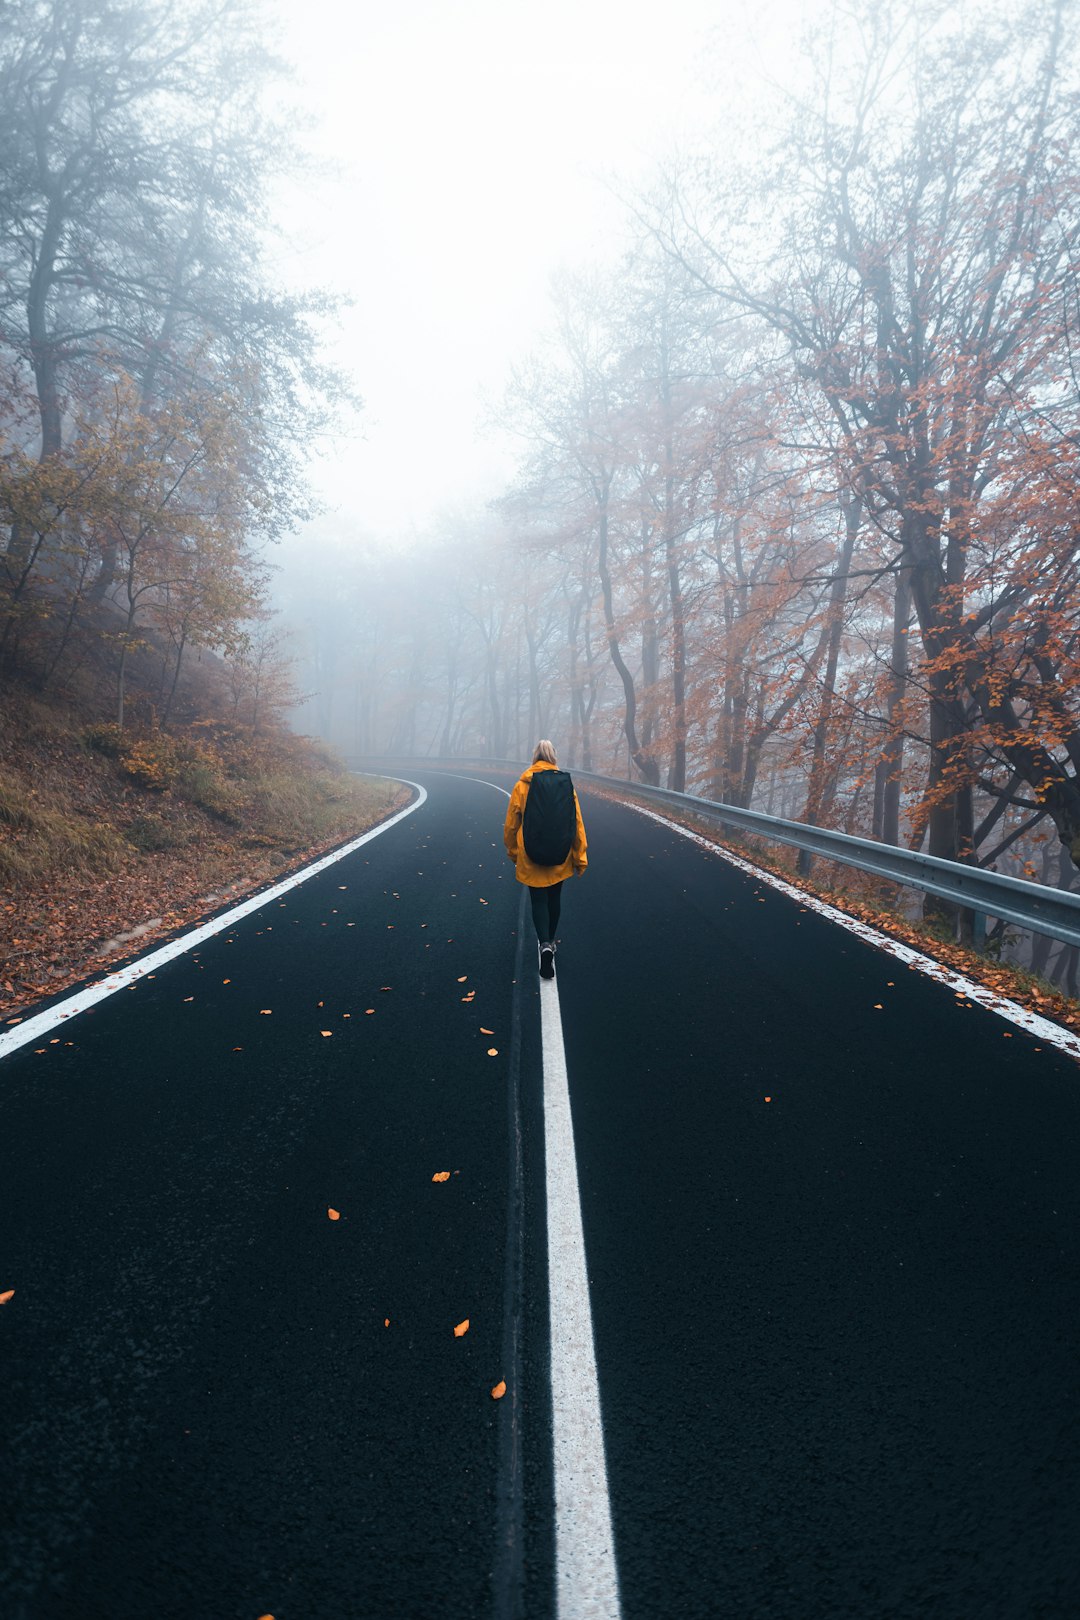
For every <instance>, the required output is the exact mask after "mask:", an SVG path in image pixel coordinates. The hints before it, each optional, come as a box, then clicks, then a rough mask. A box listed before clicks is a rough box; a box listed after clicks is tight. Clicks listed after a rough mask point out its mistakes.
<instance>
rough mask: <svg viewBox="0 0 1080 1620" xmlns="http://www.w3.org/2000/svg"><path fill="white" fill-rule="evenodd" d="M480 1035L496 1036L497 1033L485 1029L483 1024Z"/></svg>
mask: <svg viewBox="0 0 1080 1620" xmlns="http://www.w3.org/2000/svg"><path fill="white" fill-rule="evenodd" d="M480 1033H481V1035H494V1033H495V1031H494V1030H493V1029H485V1028H484V1026H483V1024H481V1025H480Z"/></svg>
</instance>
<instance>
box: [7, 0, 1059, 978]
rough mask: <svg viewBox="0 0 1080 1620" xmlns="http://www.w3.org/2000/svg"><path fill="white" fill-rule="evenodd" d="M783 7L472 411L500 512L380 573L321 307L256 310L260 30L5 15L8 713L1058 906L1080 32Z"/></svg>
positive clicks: (265, 57)
mask: <svg viewBox="0 0 1080 1620" xmlns="http://www.w3.org/2000/svg"><path fill="white" fill-rule="evenodd" d="M812 10H813V12H814V16H815V19H816V20H815V21H814V23H813V25H812V26H811V27H810V29H809V31H808V32H807V34H806V36H805V38H804V39H803V40H802V43H801V55H800V57H799V71H798V73H797V75H796V78H795V81H794V82H795V86H796V88H794V89H792V88H791V87H790V86H788V87H787V88H783V87H781V86H780V85H779V84H772V85H769V84H767V83H765V82H764V81H763V85H762V94H761V98H760V103H759V104H758V106H757V109H756V111H755V114H754V117H753V119H752V120H751V121H750V122H748V123H747V124H746V126H745V127H744V128H743V129H742V131H741V134H740V136H739V138H738V139H731V140H728V141H727V142H723V143H722V142H719V141H713V142H711V143H710V142H709V141H707V140H702V141H700V142H699V143H698V144H697V145H696V146H688V147H687V148H685V149H684V150H681V151H679V152H677V153H675V154H674V155H672V156H670V157H669V158H667V159H665V160H664V161H662V162H658V163H657V164H656V166H655V169H654V171H653V173H652V178H651V180H650V182H649V184H648V185H647V186H645V187H641V186H637V185H631V184H629V183H626V184H625V185H623V184H622V183H621V182H620V181H619V180H618V179H617V178H613V179H611V180H610V182H609V183H610V186H611V187H612V188H614V189H615V191H616V192H617V193H618V195H619V197H620V199H621V202H620V207H621V211H622V216H623V221H624V231H623V241H622V243H621V244H620V245H619V248H618V251H617V252H616V251H613V253H612V254H611V255H610V256H609V257H608V259H607V260H605V261H603V262H597V263H588V264H580V265H576V266H575V265H568V266H566V267H565V268H564V269H563V270H561V271H560V272H559V273H558V275H557V276H556V277H555V279H554V282H553V285H552V289H551V303H550V314H549V319H548V321H547V324H546V326H545V328H544V330H543V331H542V333H540V334H539V336H538V337H537V338H536V340H535V342H533V343H531V345H529V347H528V348H527V349H523V351H522V357H521V359H520V360H519V361H518V362H517V363H516V364H515V365H514V367H513V369H512V372H511V374H510V375H509V376H508V377H507V378H506V386H505V389H504V390H503V391H502V394H501V397H498V398H492V399H490V400H489V401H488V402H487V417H488V428H489V432H490V433H492V434H494V435H497V436H499V437H500V438H501V441H502V442H504V443H507V444H510V445H512V446H513V466H514V471H513V473H512V475H511V476H509V477H508V478H507V481H506V484H505V487H504V488H503V489H501V490H500V491H498V492H497V493H495V494H494V496H493V498H491V499H488V500H485V501H478V502H475V503H472V504H466V503H462V502H458V503H457V504H456V505H454V504H451V505H448V506H447V508H446V509H445V511H444V512H443V514H442V515H441V516H440V517H439V518H437V519H433V520H432V521H431V523H430V524H429V525H428V526H427V528H426V531H425V532H424V533H423V534H420V535H415V536H413V537H412V538H411V540H410V542H409V543H408V544H402V543H400V542H399V541H395V540H394V539H393V538H392V537H387V536H374V537H372V536H370V535H358V534H357V533H356V532H354V531H353V530H350V529H349V527H348V525H347V524H345V523H341V524H338V525H335V521H334V519H333V518H326V517H324V518H323V519H322V520H320V522H317V523H315V524H312V523H311V522H309V519H310V518H311V516H312V514H313V510H314V506H313V502H312V497H311V493H310V478H309V474H310V468H311V464H312V461H313V458H314V456H315V454H316V451H317V447H318V445H319V443H320V442H321V441H324V440H325V439H326V436H327V434H328V433H331V432H333V431H337V430H338V429H340V427H341V424H342V423H343V421H344V419H345V418H346V417H348V415H349V414H350V412H352V410H353V409H354V407H355V405H356V404H357V398H356V394H355V390H354V387H353V383H352V381H351V378H350V375H349V374H348V373H347V371H346V370H345V369H343V368H340V367H338V366H336V365H335V363H334V359H335V357H334V354H333V350H332V341H328V336H327V334H328V333H329V332H331V331H332V324H331V323H332V321H333V318H334V315H335V311H336V309H337V307H338V304H337V301H336V300H335V297H334V296H333V295H331V294H329V293H326V294H320V293H314V294H313V293H311V292H305V293H303V294H298V293H296V292H294V291H290V290H289V289H288V288H287V287H284V286H282V285H280V284H279V281H278V278H277V277H276V275H275V273H274V243H275V240H280V237H281V234H282V231H283V230H287V225H286V226H284V227H283V225H282V223H281V221H280V219H279V218H277V217H276V216H275V214H274V209H273V207H272V198H273V196H274V188H275V186H276V185H277V184H278V182H279V181H280V180H281V178H282V177H283V176H285V175H292V176H294V177H295V176H296V175H297V174H300V175H302V174H303V170H304V163H305V155H304V150H303V146H302V143H301V141H300V139H299V137H298V136H297V134H296V133H295V127H294V121H293V120H292V119H291V117H290V114H289V112H288V106H287V102H286V101H283V100H282V99H281V98H280V96H279V95H278V94H277V87H278V86H279V84H280V82H282V81H283V80H284V78H285V77H286V64H285V63H283V62H282V61H281V60H279V59H278V58H277V57H276V56H275V54H274V50H273V47H272V45H271V44H269V43H267V42H266V41H267V40H268V39H269V38H270V36H269V35H268V34H267V33H266V31H265V29H264V27H263V20H264V12H263V10H262V8H261V7H260V6H259V5H258V4H256V3H254V0H222V3H217V0H192V3H191V4H188V5H185V6H177V5H173V4H169V3H167V0H126V3H124V4H114V3H110V0H6V4H5V5H4V11H3V15H4V23H5V28H4V33H3V39H2V42H0V105H2V107H3V118H2V120H0V265H2V274H0V536H2V540H0V544H2V547H3V549H2V550H0V670H2V672H3V679H4V682H5V685H6V686H7V687H8V689H9V691H15V690H24V689H25V690H26V691H28V692H33V693H34V694H36V695H37V696H43V697H45V698H52V697H55V698H56V699H57V700H58V701H63V702H68V703H74V704H76V705H78V704H80V703H81V704H82V705H83V707H84V708H85V709H86V710H87V714H88V718H92V719H93V720H94V721H95V722H98V721H108V722H110V723H111V724H113V725H115V726H116V727H117V728H118V730H119V731H120V732H121V733H122V732H123V731H124V730H125V728H127V729H128V730H129V731H130V730H131V729H132V728H134V729H135V730H136V731H138V732H140V733H150V734H154V733H167V732H169V731H170V729H172V730H175V729H176V728H177V727H182V726H184V725H190V724H192V723H201V722H203V721H206V720H208V719H218V720H221V719H227V720H230V721H232V722H234V723H236V724H238V725H243V726H245V727H248V728H251V729H253V730H256V731H257V730H258V729H259V727H260V725H262V724H264V723H265V722H266V721H267V720H268V719H269V718H270V717H271V716H278V717H280V716H282V715H283V714H285V713H287V712H288V710H289V708H290V707H292V709H293V711H294V713H293V721H292V723H293V724H294V726H295V727H296V728H297V729H300V730H307V731H316V732H318V733H319V734H320V735H321V736H322V737H324V738H326V739H328V740H330V741H331V742H333V743H334V744H335V745H336V746H337V747H338V748H339V749H340V750H341V751H342V752H343V753H344V754H345V755H346V757H348V758H349V759H350V760H353V761H359V760H362V759H372V758H376V757H380V756H387V755H415V756H419V757H432V756H454V757H459V758H464V757H471V758H476V757H479V758H482V759H500V760H515V761H517V760H521V759H525V758H528V757H531V750H532V747H533V745H534V743H535V740H536V739H537V738H538V737H540V736H550V737H552V738H554V739H556V741H557V743H558V746H559V747H560V750H561V757H562V759H563V761H564V762H565V763H566V764H567V765H569V766H570V767H571V768H574V767H578V768H581V769H592V770H596V771H600V772H603V773H608V774H613V775H616V776H625V777H628V778H631V779H635V780H640V781H643V782H646V783H653V784H663V785H665V786H667V787H670V788H674V789H676V790H680V791H682V790H685V791H686V792H688V793H692V794H699V795H704V796H707V797H709V798H711V799H714V800H719V801H724V802H728V803H731V804H737V805H743V806H750V807H754V808H757V809H761V810H764V811H766V812H770V813H775V814H780V815H784V816H788V817H793V818H797V819H801V820H803V821H806V822H810V823H814V824H820V825H824V826H830V827H836V828H840V829H842V830H846V831H849V832H856V833H860V834H864V835H868V836H870V837H873V838H875V839H880V840H884V841H886V842H889V843H894V844H906V845H908V846H910V847H912V848H916V849H924V850H927V851H928V852H929V853H930V854H932V855H936V856H941V857H945V858H947V859H952V860H961V861H968V862H977V863H979V864H981V865H984V866H994V867H997V868H999V869H1000V870H1002V871H1007V872H1012V873H1016V874H1021V875H1026V876H1029V877H1032V878H1036V879H1038V880H1040V881H1043V882H1047V883H1051V884H1057V885H1060V886H1062V887H1072V886H1075V884H1076V882H1077V871H1078V867H1080V779H1078V772H1080V690H1078V689H1080V646H1078V632H1080V591H1078V589H1077V562H1078V555H1080V552H1078V545H1077V517H1076V514H1077V511H1078V509H1080V506H1078V500H1077V495H1078V482H1080V464H1078V460H1080V383H1078V376H1077V370H1076V359H1075V343H1076V339H1077V322H1078V317H1080V284H1078V260H1077V248H1078V239H1080V237H1078V233H1080V176H1078V174H1077V170H1076V164H1075V151H1076V147H1077V136H1078V133H1080V131H1078V120H1080V74H1078V60H1080V59H1078V50H1077V17H1076V14H1075V10H1074V8H1072V7H1070V6H1068V5H1067V4H1066V3H1065V0H1022V3H1020V4H1017V5H1015V6H1011V7H1007V6H1004V5H1002V4H1000V3H999V0H980V4H978V5H976V6H973V7H964V8H962V7H959V6H956V5H954V4H951V3H949V0H918V3H916V4H913V5H910V6H905V7H902V8H901V7H895V6H892V5H886V4H883V3H882V0H849V3H843V4H842V3H840V0H836V3H833V4H829V5H823V6H821V7H820V8H812ZM717 96H718V98H720V97H722V82H718V86H717ZM458 247H459V248H460V250H461V251H465V250H466V249H467V244H459V245H458ZM457 250H458V249H457V248H455V251H457ZM431 273H432V275H437V273H438V267H437V264H434V263H433V265H432V270H431ZM526 341H527V340H526ZM415 387H416V389H417V391H418V393H419V392H420V391H422V389H423V387H424V379H423V377H422V376H418V377H417V378H416V379H415ZM338 453H339V454H345V453H347V452H346V451H344V450H342V449H340V448H339V450H338ZM423 453H424V450H423V446H422V445H420V446H418V447H417V454H418V456H421V457H422V456H423ZM360 493H361V496H362V491H361V492H360ZM297 535H299V536H301V537H302V547H303V551H302V555H303V565H302V567H300V568H299V569H298V568H296V567H295V566H294V568H293V572H292V575H291V577H286V578H285V579H283V580H281V581H276V580H275V573H274V567H273V562H272V558H273V554H274V553H273V542H274V541H275V540H277V539H278V538H280V537H282V536H292V537H294V538H295V537H296V536H297ZM294 554H295V548H294ZM279 604H283V605H284V607H285V610H286V611H285V616H284V621H282V620H281V619H280V618H279V617H276V616H275V608H276V607H277V606H278V605H279ZM290 642H291V645H292V647H293V649H294V652H293V653H292V654H290V653H289V652H288V651H287V650H286V648H287V646H288V645H289V644H290ZM90 711H93V712H92V713H91V712H90ZM997 944H998V946H999V947H1000V946H1001V944H1002V940H1001V937H1000V931H999V935H998V939H997ZM1051 949H1052V948H1051V946H1050V944H1049V942H1048V941H1039V942H1037V943H1036V944H1035V946H1034V955H1033V956H1032V957H1031V962H1032V965H1033V966H1034V967H1035V968H1036V970H1037V971H1039V972H1044V971H1045V972H1047V973H1049V975H1050V976H1051V977H1057V978H1058V979H1060V980H1062V982H1065V983H1067V985H1068V986H1069V988H1070V989H1071V990H1073V991H1075V989H1076V987H1077V972H1078V963H1077V952H1076V951H1075V950H1072V951H1067V950H1056V948H1054V949H1055V951H1056V956H1057V958H1058V960H1056V961H1055V962H1053V963H1050V962H1049V955H1050V953H1051Z"/></svg>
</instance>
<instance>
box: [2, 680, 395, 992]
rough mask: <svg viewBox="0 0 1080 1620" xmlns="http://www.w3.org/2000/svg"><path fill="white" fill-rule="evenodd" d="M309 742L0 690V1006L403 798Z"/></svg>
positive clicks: (81, 970)
mask: <svg viewBox="0 0 1080 1620" xmlns="http://www.w3.org/2000/svg"><path fill="white" fill-rule="evenodd" d="M408 796H409V795H408V790H407V789H404V788H402V787H401V786H400V785H399V784H397V783H388V782H383V781H380V780H377V779H374V778H364V779H357V778H353V777H350V776H349V775H348V774H347V773H346V772H345V771H344V769H343V768H342V766H341V765H340V763H339V762H338V761H337V760H336V759H334V757H333V756H332V755H331V754H330V753H329V752H328V751H327V750H326V749H324V748H323V747H321V746H320V745H317V744H315V743H313V742H312V741H311V740H310V739H307V738H301V737H296V736H293V735H292V734H290V733H288V732H286V731H284V730H283V729H281V728H277V727H275V728H273V729H272V730H271V731H270V732H268V733H265V734H263V735H258V734H255V733H253V732H252V731H251V730H250V728H245V727H241V726H238V725H235V724H230V723H226V722H224V721H220V720H215V721H196V722H194V723H192V724H189V725H186V726H183V727H177V728H174V729H172V730H170V731H169V732H161V731H155V730H149V729H143V730H126V731H124V732H123V733H121V732H119V731H118V730H117V729H116V727H115V726H112V725H107V724H101V723H98V722H94V721H89V722H88V720H87V718H86V715H85V712H80V708H79V707H76V706H74V705H73V704H72V703H71V702H70V701H67V702H65V701H64V700H61V699H55V700H51V701H49V700H44V699H42V698H40V697H37V696H34V695H33V694H32V693H31V691H30V690H29V689H27V688H20V687H19V686H18V685H9V686H8V687H7V688H6V690H5V691H4V692H3V694H2V695H0V1017H4V1018H7V1019H9V1020H10V1018H11V1017H13V1016H17V1015H18V1013H19V1012H20V1011H21V1010H22V1009H24V1008H25V1007H26V1006H27V1005H28V1004H30V1003H31V1002H33V1001H36V1000H38V999H39V998H41V997H43V996H49V995H53V994H55V993H56V992H57V991H58V990H61V989H63V988H64V987H65V986H66V985H68V984H72V983H75V982H77V981H79V980H81V979H82V978H84V977H86V976H87V975H89V974H93V973H95V972H97V971H98V970H99V969H101V968H103V967H104V966H105V965H106V964H109V963H112V962H115V961H118V960H120V959H122V958H123V957H124V956H126V955H129V954H131V953H132V951H133V950H135V949H136V948H139V949H141V948H142V947H143V945H144V943H145V942H146V941H147V940H150V939H153V938H155V937H157V936H159V935H161V934H164V933H167V932H168V931H169V930H171V929H173V928H175V927H176V926H177V925H178V924H180V923H183V922H187V921H190V920H192V919H194V918H196V917H198V916H201V915H203V914H205V913H206V912H209V911H213V910H215V909H216V908H217V907H218V906H220V905H221V904H222V903H223V902H224V901H225V900H227V899H228V898H229V897H231V896H236V895H239V894H242V893H244V892H245V891H247V890H249V889H251V888H253V887H255V886H257V885H259V884H261V883H264V882H267V881H268V880H270V879H272V878H274V877H277V876H279V875H280V874H281V873H282V872H284V871H288V870H290V869H293V868H295V867H297V866H300V865H302V864H304V863H305V862H306V861H307V860H309V859H311V858H313V857H314V856H315V855H317V854H319V853H321V852H323V851H324V850H326V849H328V848H332V847H333V846H334V845H335V844H337V843H340V842H342V841H343V840H345V839H347V838H350V837H354V836H356V834H358V833H359V832H361V831H363V830H364V829H365V828H367V827H369V826H372V825H374V824H375V823H376V822H377V821H379V820H381V819H382V818H383V817H384V816H385V815H387V814H389V813H390V812H391V811H392V810H393V809H394V808H396V807H397V806H398V805H400V804H402V803H404V802H405V801H406V800H407V799H408Z"/></svg>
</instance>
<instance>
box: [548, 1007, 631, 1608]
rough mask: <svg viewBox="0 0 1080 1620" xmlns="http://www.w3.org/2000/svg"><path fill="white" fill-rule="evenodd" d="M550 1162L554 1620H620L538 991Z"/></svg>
mask: <svg viewBox="0 0 1080 1620" xmlns="http://www.w3.org/2000/svg"><path fill="white" fill-rule="evenodd" d="M540 1024H541V1031H542V1036H543V1047H544V1138H545V1152H546V1157H547V1220H548V1297H549V1309H550V1313H551V1406H552V1420H553V1430H554V1453H555V1567H556V1576H555V1580H556V1595H557V1613H558V1620H618V1617H619V1614H620V1612H621V1611H620V1607H619V1578H618V1574H617V1572H616V1567H615V1544H614V1538H613V1536H612V1532H611V1502H610V1499H609V1496H608V1483H607V1464H606V1462H605V1460H604V1433H603V1428H602V1426H601V1421H600V1392H599V1387H598V1385H597V1378H596V1352H595V1350H594V1347H593V1328H592V1310H591V1308H590V1305H589V1279H588V1275H587V1273H586V1269H585V1239H584V1235H583V1233H582V1228H581V1197H580V1194H579V1191H578V1174H577V1158H576V1155H575V1153H574V1125H573V1120H572V1118H571V1114H570V1088H569V1085H568V1083H567V1078H566V1053H565V1051H564V1050H563V1034H562V1017H561V1014H560V1011H559V992H558V989H557V987H556V982H555V980H554V979H543V980H541V981H540Z"/></svg>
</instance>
